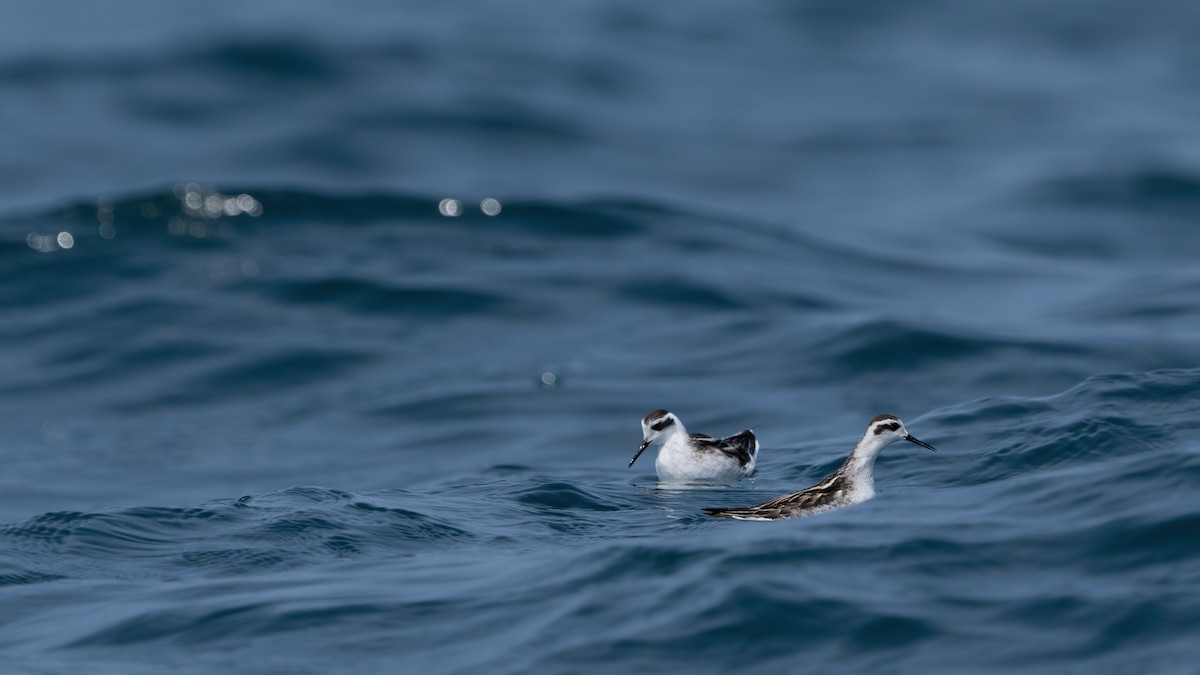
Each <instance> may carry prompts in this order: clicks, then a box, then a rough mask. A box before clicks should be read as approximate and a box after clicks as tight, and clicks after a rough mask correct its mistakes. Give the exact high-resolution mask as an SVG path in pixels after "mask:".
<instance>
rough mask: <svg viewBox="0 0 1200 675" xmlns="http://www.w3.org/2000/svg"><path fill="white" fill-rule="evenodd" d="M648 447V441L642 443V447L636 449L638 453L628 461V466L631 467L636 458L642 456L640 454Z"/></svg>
mask: <svg viewBox="0 0 1200 675" xmlns="http://www.w3.org/2000/svg"><path fill="white" fill-rule="evenodd" d="M648 447H650V441H642V447H640V448H638V451H637V452H636V453H634V455H633V459H631V460H629V466H633V463H634V462H636V461H637V458H638V457H641V456H642V453H643V452H645V451H646V448H648Z"/></svg>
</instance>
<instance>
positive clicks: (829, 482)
mask: <svg viewBox="0 0 1200 675" xmlns="http://www.w3.org/2000/svg"><path fill="white" fill-rule="evenodd" d="M896 441H908V442H909V443H915V444H917V445H919V446H921V447H922V448H928V449H929V450H933V449H934V448H933V446H932V445H930V444H928V443H926V442H925V441H922V440H918V439H917V438H914V437H913V436H912V435H911V434H909V433H908V430H907V429H905V428H904V422H901V421H900V418H898V417H896V416H895V415H879V416H877V417H876V418H875V419H873V420H871V423H870V424H869V425H867V432H866V433H865V434H863V437H862V439H861V440H860V441H859V442H858V445H856V446H854V450H852V451H851V452H850V456H849V457H847V458H846V461H845V462H843V463H842V466H841V467H840V468H839V469H838V470H837V471H835V472H833V474H831V475H830V476H828V477H827V478H825V480H823V481H821V482H820V483H817V484H816V485H814V486H812V487H810V488H808V489H805V490H801V491H799V492H793V493H792V494H790V495H784V496H782V497H776V498H775V499H772V500H770V501H768V502H763V503H762V504H759V505H758V506H749V507H746V508H732V509H730V508H708V509H704V512H705V513H707V514H708V515H710V516H714V517H716V518H737V519H738V520H783V519H784V518H799V517H801V516H811V515H813V514H815V513H821V512H822V511H829V510H832V509H837V508H841V507H843V506H850V505H851V504H858V503H859V502H865V501H867V500H868V499H870V498H871V497H874V496H875V476H874V471H875V458H876V457H878V456H879V453H880V452H881V451H882V450H883V449H884V448H886V447H887V446H889V445H891V444H892V443H895V442H896ZM935 452H936V451H935Z"/></svg>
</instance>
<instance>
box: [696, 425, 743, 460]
mask: <svg viewBox="0 0 1200 675" xmlns="http://www.w3.org/2000/svg"><path fill="white" fill-rule="evenodd" d="M690 438H691V441H692V445H693V446H694V447H695V448H696V449H697V450H700V451H701V452H703V451H711V452H719V453H721V454H723V455H727V456H729V457H732V458H734V459H736V460H737V461H738V464H741V465H742V466H748V465H749V464H750V462H751V460H753V459H754V456H755V455H757V454H758V439H757V438H755V437H754V432H753V431H750V430H749V429H747V430H745V431H743V432H742V433H740V434H734V435H733V436H730V437H729V438H712V437H711V436H705V435H704V434H691V435H690Z"/></svg>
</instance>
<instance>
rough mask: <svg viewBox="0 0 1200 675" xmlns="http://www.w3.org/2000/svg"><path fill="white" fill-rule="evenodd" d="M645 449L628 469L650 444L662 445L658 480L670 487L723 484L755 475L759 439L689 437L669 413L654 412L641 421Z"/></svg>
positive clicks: (743, 436)
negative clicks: (692, 484) (690, 483)
mask: <svg viewBox="0 0 1200 675" xmlns="http://www.w3.org/2000/svg"><path fill="white" fill-rule="evenodd" d="M642 435H643V442H642V447H641V448H640V449H639V450H638V452H637V454H636V455H634V456H633V459H632V460H630V461H629V466H633V463H634V462H636V461H637V458H638V457H640V456H641V454H642V452H643V451H644V450H645V449H646V448H647V447H648V446H650V445H651V444H653V443H658V444H659V445H660V448H659V451H658V459H656V460H655V462H654V468H655V471H656V473H657V474H658V479H659V480H660V481H663V482H669V483H689V482H721V481H729V480H734V479H738V478H744V477H746V476H749V475H751V474H753V473H754V465H755V463H756V462H757V460H758V439H757V438H755V437H754V432H752V431H750V430H749V429H747V430H745V431H743V432H741V433H739V434H734V435H733V436H729V437H728V438H713V437H711V436H705V435H703V434H689V433H688V432H687V429H685V428H684V426H683V423H682V422H680V421H679V418H678V417H677V416H676V415H675V414H674V413H671V412H668V411H666V410H655V411H653V412H651V413H650V414H649V415H646V417H645V418H643V419H642Z"/></svg>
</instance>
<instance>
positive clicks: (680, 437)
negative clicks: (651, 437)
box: [659, 422, 688, 445]
mask: <svg viewBox="0 0 1200 675" xmlns="http://www.w3.org/2000/svg"><path fill="white" fill-rule="evenodd" d="M687 438H688V432H687V429H684V428H683V422H676V423H675V424H672V425H671V426H670V427H668V428H667V431H666V433H664V434H663V435H662V436H659V442H660V443H661V444H662V445H667V444H668V443H679V442H681V441H686V440H687Z"/></svg>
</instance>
